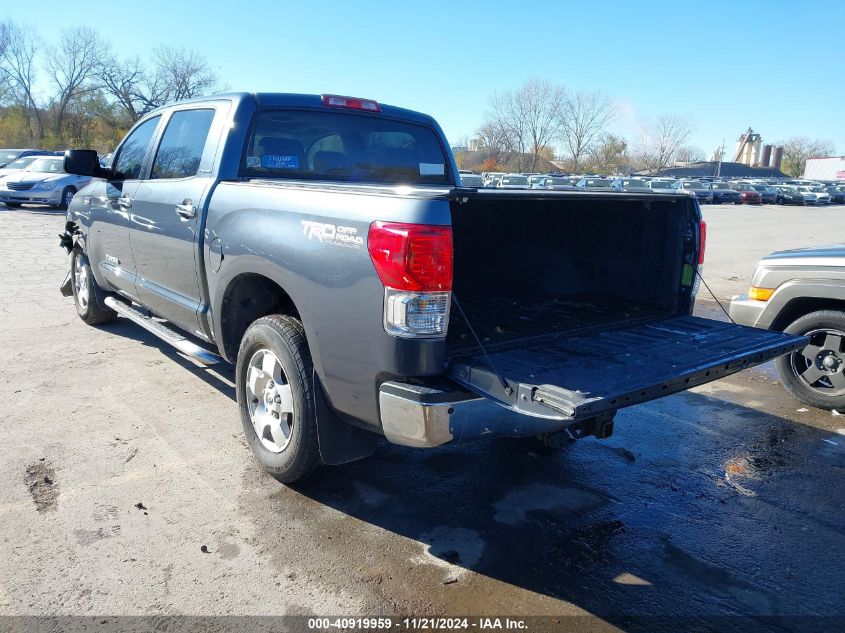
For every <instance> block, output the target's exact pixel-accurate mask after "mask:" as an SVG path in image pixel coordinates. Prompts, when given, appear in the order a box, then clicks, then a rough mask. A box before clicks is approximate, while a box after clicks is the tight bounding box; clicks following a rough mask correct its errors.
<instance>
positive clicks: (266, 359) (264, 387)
mask: <svg viewBox="0 0 845 633" xmlns="http://www.w3.org/2000/svg"><path fill="white" fill-rule="evenodd" d="M270 374H272V375H270ZM313 374H314V365H313V363H312V361H311V352H310V351H309V349H308V342H307V341H306V340H305V329H304V328H303V327H302V322H301V321H299V320H298V319H295V318H293V317H290V316H285V315H280V314H273V315H270V316H266V317H262V318H260V319H258V320H257V321H255V322H254V323H253V324H252V325H250V326H249V328H248V329H247V331H246V333H245V334H244V337H243V339H242V340H241V345H240V349H239V350H238V359H237V363H236V369H235V380H236V384H237V399H238V410H239V412H240V415H241V422H242V424H243V427H244V435H245V436H246V440H247V443H248V444H249V447H250V448H251V449H252V454H253V455H254V456H255V459H256V460H257V461H258V463H259V464H260V465H261V467H262V468H263V469H264V470H265V471H267V472H268V473H270V474H271V475H273V476H274V477H275V478H276V479H278V480H279V481H281V482H283V483H288V484H289V483H294V482H297V481H302V480H303V479H306V478H307V477H309V476H310V475H312V474H313V473H314V471H316V470H317V469H318V468H319V467H320V466H321V465H322V462H321V460H320V449H319V443H318V440H317V414H316V409H315V405H314V383H313Z"/></svg>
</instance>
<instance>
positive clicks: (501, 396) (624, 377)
mask: <svg viewBox="0 0 845 633" xmlns="http://www.w3.org/2000/svg"><path fill="white" fill-rule="evenodd" d="M806 344H807V339H806V338H805V337H802V336H792V335H789V334H783V333H781V332H771V331H767V330H760V329H756V328H751V327H745V326H742V325H735V324H732V323H724V322H721V321H714V320H711V319H702V318H699V317H693V316H683V317H672V318H668V319H664V320H657V321H651V322H647V323H642V322H639V323H635V324H622V325H618V326H610V327H608V328H604V329H602V330H601V331H598V332H596V331H593V332H590V333H570V334H561V335H558V336H550V337H544V338H543V339H531V340H529V341H517V342H514V343H512V344H510V345H509V346H508V347H507V348H504V349H503V348H498V349H496V350H488V352H487V354H485V353H484V352H482V351H480V350H478V351H475V352H471V353H468V354H466V355H463V356H457V357H456V358H454V359H453V360H452V361H451V363H450V366H449V376H450V378H452V379H453V380H455V381H456V382H458V383H460V384H462V385H464V386H465V387H467V388H468V389H470V390H472V391H474V392H476V393H478V394H480V395H482V396H485V397H488V398H492V399H493V400H495V401H497V402H498V403H499V404H501V405H502V406H505V407H507V408H509V409H513V410H516V411H519V412H521V413H524V414H526V415H532V416H536V417H542V418H554V419H569V420H580V419H584V418H589V417H592V416H595V415H598V414H601V413H606V412H612V411H615V410H616V409H621V408H622V407H627V406H631V405H633V404H637V403H640V402H645V401H647V400H653V399H655V398H659V397H661V396H666V395H669V394H671V393H676V392H678V391H684V390H685V389H689V388H690V387H694V386H696V385H701V384H704V383H707V382H710V381H712V380H716V379H718V378H722V377H724V376H727V375H729V374H733V373H735V372H737V371H740V370H742V369H746V368H747V367H752V366H754V365H758V364H760V363H764V362H766V361H768V360H771V359H773V358H776V357H778V356H781V355H782V354H786V353H789V352H793V351H795V350H798V349H801V348H802V347H804V346H805V345H806Z"/></svg>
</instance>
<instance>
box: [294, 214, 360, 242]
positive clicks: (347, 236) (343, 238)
mask: <svg viewBox="0 0 845 633" xmlns="http://www.w3.org/2000/svg"><path fill="white" fill-rule="evenodd" d="M302 234H303V235H304V236H305V237H307V238H308V239H309V240H318V241H319V242H320V243H321V244H329V245H332V246H346V247H348V248H361V247H362V246H363V245H364V238H363V237H361V236H360V235H358V229H356V228H355V227H354V226H338V225H336V224H326V223H325V222H312V221H311V220H302Z"/></svg>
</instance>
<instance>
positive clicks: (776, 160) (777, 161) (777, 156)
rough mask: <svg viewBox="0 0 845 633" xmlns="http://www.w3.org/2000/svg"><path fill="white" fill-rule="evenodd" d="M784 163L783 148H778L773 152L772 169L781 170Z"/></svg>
mask: <svg viewBox="0 0 845 633" xmlns="http://www.w3.org/2000/svg"><path fill="white" fill-rule="evenodd" d="M782 162H783V147H776V148H775V151H774V152H772V162H771V167H772V169H780V165H781V163H782Z"/></svg>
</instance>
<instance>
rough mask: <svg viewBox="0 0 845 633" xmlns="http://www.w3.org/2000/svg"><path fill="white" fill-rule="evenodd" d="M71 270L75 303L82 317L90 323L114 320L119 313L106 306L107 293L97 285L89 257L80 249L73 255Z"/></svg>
mask: <svg viewBox="0 0 845 633" xmlns="http://www.w3.org/2000/svg"><path fill="white" fill-rule="evenodd" d="M70 272H71V276H72V277H73V286H72V288H73V303H74V304H75V305H76V313H77V314H78V315H79V316H80V318H81V319H82V320H83V321H85V322H86V323H87V324H88V325H99V324H100V323H108V322H109V321H114V320H115V319H116V318H117V313H116V312H115V311H114V310H112V309H111V308H109V307H107V306H106V304H105V298H106V293H105V292H104V291H103V289H102V288H100V286H99V285H97V280H96V279H94V275H93V274H92V273H91V266H90V264H89V262H88V258H87V257H86V256H85V253H83V252H82V251H81V250H79V249H76V250H74V251H73V254H72V255H71V260H70Z"/></svg>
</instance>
